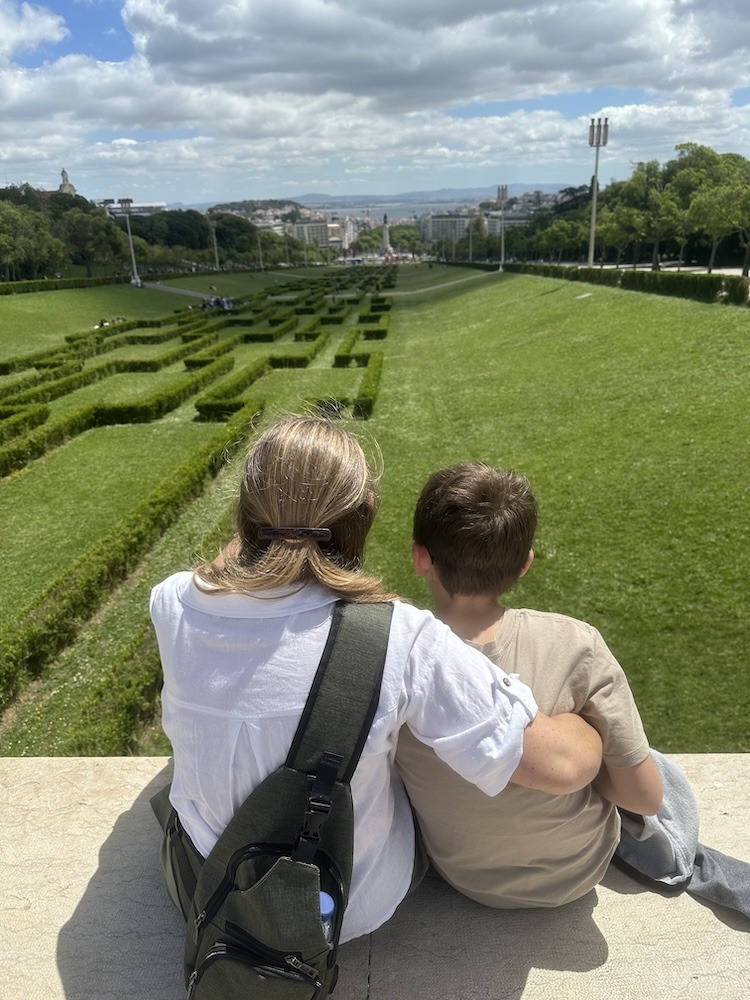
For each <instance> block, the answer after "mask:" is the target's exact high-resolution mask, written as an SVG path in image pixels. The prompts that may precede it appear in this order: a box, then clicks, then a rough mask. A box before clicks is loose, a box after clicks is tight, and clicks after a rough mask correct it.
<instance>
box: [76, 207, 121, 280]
mask: <svg viewBox="0 0 750 1000" xmlns="http://www.w3.org/2000/svg"><path fill="white" fill-rule="evenodd" d="M62 226H63V232H64V233H65V242H66V244H67V246H68V249H69V252H70V257H71V260H72V261H73V263H80V264H83V265H84V266H85V268H86V274H87V275H88V277H92V275H93V268H94V265H95V264H100V265H102V266H104V267H105V268H108V267H112V266H113V265H120V264H121V263H122V261H124V260H126V259H127V256H128V252H129V250H128V241H127V237H126V236H125V233H124V232H123V231H122V229H120V227H119V226H118V225H117V223H116V222H115V221H114V220H113V219H110V218H109V216H108V215H106V213H105V212H104V211H103V210H99V211H96V212H83V211H81V210H80V209H77V208H74V209H72V210H71V211H69V212H66V213H65V216H64V217H63V219H62Z"/></svg>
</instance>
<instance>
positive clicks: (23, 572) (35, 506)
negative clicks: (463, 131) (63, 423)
mask: <svg viewBox="0 0 750 1000" xmlns="http://www.w3.org/2000/svg"><path fill="white" fill-rule="evenodd" d="M215 433H216V428H215V426H212V425H205V424H197V423H196V424H166V423H165V424H152V425H148V424H147V425H133V426H114V427H102V428H97V429H94V430H90V431H87V432H86V433H85V434H82V435H80V436H78V437H76V438H74V439H72V440H71V441H69V442H68V443H67V444H66V445H65V446H64V447H62V448H58V449H56V450H55V451H53V452H52V453H51V454H49V455H47V456H45V457H44V458H42V459H40V460H39V461H37V462H34V463H33V464H32V465H31V466H29V467H28V468H26V469H24V470H22V471H21V472H19V473H16V474H15V475H14V476H12V477H10V478H9V479H7V480H4V481H2V482H1V483H0V523H2V525H3V551H4V559H3V564H4V566H3V576H2V580H1V581H0V609H2V610H0V616H1V618H2V619H4V620H6V621H7V620H13V619H14V617H15V616H16V615H17V614H18V613H19V612H20V611H21V610H22V609H24V608H25V607H28V606H29V605H31V604H33V603H34V602H35V601H36V600H37V599H38V598H39V597H40V596H41V595H42V594H43V593H44V592H45V591H46V590H47V589H48V588H49V587H50V585H51V584H52V583H53V582H54V580H55V579H56V578H57V577H59V576H60V575H61V574H63V573H64V572H65V571H66V570H67V569H68V568H69V567H70V565H71V564H72V563H73V562H74V561H75V560H76V559H77V558H78V557H79V556H80V555H82V554H83V553H84V552H86V551H87V550H89V549H93V548H95V547H96V545H97V540H98V539H99V538H101V537H103V536H105V535H106V534H107V533H109V532H111V531H112V529H113V527H114V526H115V525H116V523H117V521H118V520H119V519H121V518H122V517H124V516H126V515H127V514H128V513H129V512H130V511H131V510H132V509H133V507H134V506H135V505H136V504H137V503H138V501H139V500H141V499H142V498H143V497H144V496H146V495H147V494H148V493H149V491H150V490H152V489H154V487H156V486H158V484H159V483H160V482H162V481H163V480H165V479H167V478H169V476H170V474H171V473H172V472H173V471H174V470H175V469H177V468H178V467H179V466H180V465H181V464H182V463H183V462H184V461H185V460H186V459H188V458H189V457H190V456H191V455H192V454H194V453H195V451H196V450H197V449H198V448H199V447H200V446H201V445H203V444H204V443H205V442H206V441H207V440H209V439H210V438H211V437H212V436H213V435H214V434H215Z"/></svg>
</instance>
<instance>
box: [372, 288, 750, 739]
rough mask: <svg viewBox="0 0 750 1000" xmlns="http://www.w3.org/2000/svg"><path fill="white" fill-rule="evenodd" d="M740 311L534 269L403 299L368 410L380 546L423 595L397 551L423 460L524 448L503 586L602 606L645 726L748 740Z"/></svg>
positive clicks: (417, 596)
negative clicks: (533, 534) (525, 498)
mask: <svg viewBox="0 0 750 1000" xmlns="http://www.w3.org/2000/svg"><path fill="white" fill-rule="evenodd" d="M588 293H590V297H588V298H580V296H581V295H582V294H588ZM748 322H750V315H749V314H748V312H747V311H746V310H740V309H729V308H721V307H711V306H703V305H699V304H696V303H690V302H684V301H673V300H669V301H667V300H663V299H662V300H658V299H656V298H655V297H650V296H646V295H639V294H636V293H628V292H620V291H618V290H614V289H602V288H593V289H592V288H591V286H580V285H579V286H576V285H575V284H573V283H565V282H554V281H550V280H544V279H538V278H531V277H528V278H516V277H511V276H502V277H499V278H498V279H492V278H490V279H489V283H487V284H477V285H472V286H471V291H465V290H464V289H463V288H462V287H461V286H459V287H457V288H454V289H445V290H444V291H443V292H440V293H437V294H436V295H435V297H434V298H431V299H430V300H429V302H427V303H425V302H423V301H422V302H420V304H419V305H417V304H416V300H415V301H414V302H412V301H410V300H408V299H404V301H403V302H400V303H399V306H398V309H397V310H395V311H394V314H393V316H392V318H391V332H390V335H389V353H388V355H387V357H386V365H385V369H384V375H383V383H382V388H381V394H380V397H379V400H378V406H377V407H376V410H375V415H374V418H373V420H372V421H371V422H370V424H369V425H368V431H371V432H372V433H373V434H374V436H375V437H376V439H377V441H378V442H379V444H380V446H381V448H382V452H383V457H384V461H385V475H384V478H383V493H384V501H383V508H382V510H381V513H380V515H379V518H378V520H377V522H376V525H375V528H374V532H373V536H372V541H371V545H370V553H371V557H372V562H373V565H374V566H376V568H377V569H378V570H379V571H381V572H382V573H383V574H384V575H385V577H386V578H387V579H388V581H389V582H390V583H391V584H392V585H394V586H396V587H397V588H398V589H399V590H400V591H401V592H402V593H404V594H405V595H406V596H408V597H411V598H412V599H414V600H415V601H416V602H417V603H423V602H424V601H426V594H425V592H424V590H423V589H422V588H421V586H419V585H417V583H416V581H415V579H414V577H413V575H412V573H411V570H410V566H409V537H410V536H409V528H410V525H409V518H410V511H411V509H412V507H413V503H414V501H415V499H416V496H417V494H418V492H419V489H420V488H421V485H422V483H423V482H424V479H425V478H426V476H427V475H428V474H429V473H430V472H431V471H432V470H433V469H434V468H436V467H439V466H442V465H447V464H451V463H453V462H456V461H461V460H464V459H481V460H484V461H487V462H490V463H491V464H496V465H509V466H513V467H515V468H518V469H519V470H521V471H523V472H525V473H526V474H528V475H529V477H530V479H531V482H532V486H533V487H534V488H535V490H536V492H537V494H538V497H539V501H540V507H541V526H540V530H539V532H538V537H537V545H536V549H537V556H538V559H537V563H536V565H535V566H534V567H533V569H532V571H531V573H530V574H529V575H528V577H527V578H525V579H524V580H523V581H522V582H521V584H519V586H518V588H517V590H516V591H515V592H513V593H512V594H511V595H510V598H511V600H510V603H513V604H516V605H520V604H527V605H529V606H531V607H538V608H542V609H555V610H558V611H563V612H566V613H569V614H572V615H574V616H576V617H580V618H583V619H586V620H589V621H591V622H592V623H593V624H595V625H596V626H598V627H599V628H600V629H601V631H602V633H603V635H604V636H605V639H607V641H608V642H609V644H610V645H611V647H612V649H613V650H614V652H615V654H616V655H617V656H618V658H619V659H620V661H621V662H622V663H623V666H624V667H625V668H626V671H627V673H628V676H629V677H630V679H631V682H632V685H633V688H634V690H635V692H636V695H637V697H638V701H639V704H640V706H641V708H642V712H643V715H644V718H645V720H646V723H647V729H648V732H649V735H650V736H651V738H652V740H653V742H654V744H655V745H656V746H660V747H662V748H664V749H665V750H709V749H711V750H717V751H718V750H725V751H729V750H740V749H742V750H747V749H749V748H750V721H749V720H750V692H749V689H748V685H747V683H746V679H745V670H746V667H745V663H746V650H747V628H748V626H747V618H746V615H745V613H744V610H743V596H742V595H743V593H744V589H745V584H744V577H745V573H744V562H745V558H746V551H747V539H748V530H747V514H748V511H747V485H746V474H745V473H746V465H747V440H748V437H749V432H750V426H749V423H750V421H749V420H748V415H747V405H746V397H747V389H746V380H745V378H744V377H743V372H746V370H747V356H748V340H747V324H748ZM394 542H396V544H394ZM708 691H710V695H708V698H707V692H708Z"/></svg>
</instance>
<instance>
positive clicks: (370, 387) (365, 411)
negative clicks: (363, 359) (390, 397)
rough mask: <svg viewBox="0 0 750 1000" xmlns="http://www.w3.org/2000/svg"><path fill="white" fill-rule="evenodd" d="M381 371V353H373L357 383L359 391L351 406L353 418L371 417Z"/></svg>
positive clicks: (363, 418)
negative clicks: (360, 379)
mask: <svg viewBox="0 0 750 1000" xmlns="http://www.w3.org/2000/svg"><path fill="white" fill-rule="evenodd" d="M382 370H383V352H382V351H373V352H372V353H371V354H370V356H369V358H368V361H367V368H366V369H365V373H364V375H363V376H362V381H361V382H360V383H359V390H358V392H357V395H356V397H355V399H354V402H353V404H352V410H353V413H354V416H355V417H359V418H360V419H362V420H367V418H368V417H370V416H371V415H372V411H373V408H374V406H375V400H376V399H377V397H378V389H379V388H380V376H381V373H382Z"/></svg>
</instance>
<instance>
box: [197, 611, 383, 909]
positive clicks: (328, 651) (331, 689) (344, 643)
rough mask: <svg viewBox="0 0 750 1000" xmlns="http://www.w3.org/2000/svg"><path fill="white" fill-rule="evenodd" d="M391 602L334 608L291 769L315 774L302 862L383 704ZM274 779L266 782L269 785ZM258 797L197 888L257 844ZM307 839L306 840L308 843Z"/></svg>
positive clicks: (242, 812)
mask: <svg viewBox="0 0 750 1000" xmlns="http://www.w3.org/2000/svg"><path fill="white" fill-rule="evenodd" d="M392 616H393V604H392V603H390V602H389V603H383V604H354V603H347V602H344V601H339V602H337V604H336V606H335V608H334V612H333V619H332V622H331V629H330V632H329V635H328V640H327V642H326V645H325V648H324V650H323V655H322V657H321V660H320V663H319V665H318V669H317V671H316V674H315V678H314V680H313V683H312V686H311V688H310V692H309V694H308V696H307V701H306V702H305V707H304V709H303V711H302V717H301V719H300V722H299V725H298V727H297V732H296V733H295V736H294V739H293V741H292V746H291V748H290V751H289V754H288V756H287V760H286V765H287V767H289V768H290V769H292V770H295V771H298V772H299V771H301V772H303V773H307V774H309V775H315V777H314V778H313V779H312V782H311V785H310V787H309V788H308V793H307V808H306V813H305V820H304V824H303V827H302V829H301V830H300V829H299V828H298V830H297V831H296V833H295V835H297V834H299V835H300V836H299V841H298V849H299V852H300V853H299V859H300V860H305V859H306V858H308V857H309V855H310V852H311V851H312V850H313V847H314V845H316V844H317V840H318V834H319V830H320V826H321V825H322V824H323V823H324V822H325V820H326V819H327V817H328V814H329V812H330V808H331V793H332V790H333V785H334V784H335V783H336V782H340V783H344V784H346V785H348V784H349V782H350V781H351V777H352V775H353V774H354V770H355V768H356V766H357V763H358V762H359V758H360V755H361V753H362V749H363V747H364V745H365V742H366V740H367V735H368V733H369V731H370V727H371V726H372V720H373V717H374V715H375V711H376V709H377V706H378V702H379V700H380V686H381V682H382V678H383V670H384V668H385V658H386V651H387V646H388V637H389V635H390V627H391V618H392ZM266 780H269V779H266ZM253 794H254V793H253V792H251V793H250V795H248V797H247V798H246V799H245V801H244V802H243V803H242V805H241V806H240V807H239V808H238V809H237V811H236V812H235V814H234V816H233V817H232V819H231V820H230V821H229V823H228V825H227V827H226V829H225V830H224V831H223V832H222V834H221V836H220V837H219V839H218V840H217V842H216V844H215V845H214V847H213V850H212V851H211V853H210V854H209V856H208V857H207V858H206V860H205V863H204V865H203V869H202V871H201V875H200V879H199V883H200V886H201V896H203V895H205V893H206V892H207V891H208V889H207V888H205V889H204V887H207V886H210V885H212V884H214V885H215V884H217V883H218V882H219V881H220V880H221V878H222V877H223V874H224V871H225V866H226V864H227V861H228V859H229V857H230V856H231V854H232V853H234V851H236V850H237V849H238V848H240V847H241V846H244V845H246V844H248V843H250V842H252V838H250V839H249V838H248V830H247V828H248V827H250V828H252V827H253V826H254V825H255V824H254V823H253V822H252V819H251V817H253V813H254V811H255V807H254V804H253V802H252V801H251V800H252V798H253ZM303 841H307V842H306V843H305V842H303Z"/></svg>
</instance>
